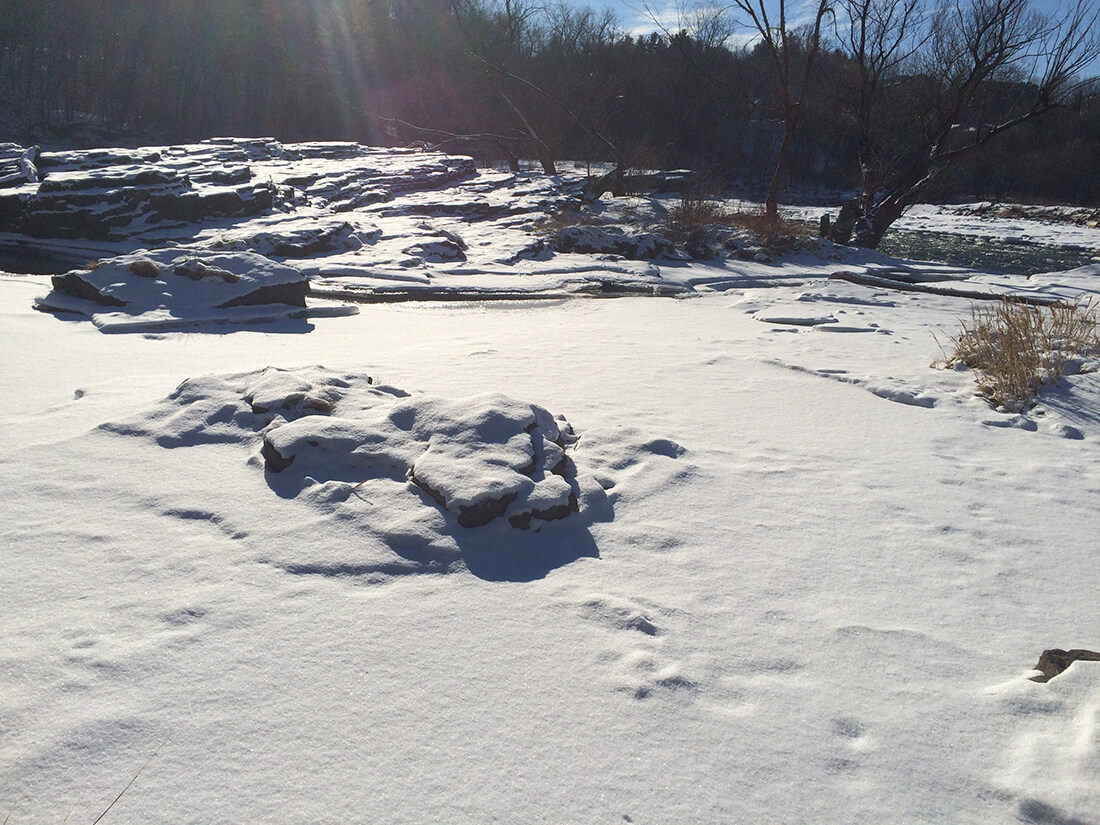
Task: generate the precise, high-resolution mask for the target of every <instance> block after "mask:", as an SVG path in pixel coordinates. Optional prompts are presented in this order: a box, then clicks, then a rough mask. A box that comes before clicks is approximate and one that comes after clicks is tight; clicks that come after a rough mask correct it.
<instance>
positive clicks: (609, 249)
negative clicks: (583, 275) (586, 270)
mask: <svg viewBox="0 0 1100 825" xmlns="http://www.w3.org/2000/svg"><path fill="white" fill-rule="evenodd" d="M555 241H556V245H557V248H558V251H559V252H582V253H596V254H599V253H603V254H613V255H621V256H622V257H624V258H629V259H631V260H651V259H653V258H656V257H658V256H660V257H666V258H674V259H680V258H683V257H684V256H683V254H682V253H680V252H678V251H677V250H676V247H675V245H674V244H673V243H672V241H670V240H668V238H662V237H661V236H659V235H654V234H652V233H650V232H643V233H640V234H638V235H631V234H629V233H627V232H626V230H624V229H623V228H621V227H618V226H567V227H565V228H563V229H562V230H561V231H560V232H558V234H557V237H556V239H555Z"/></svg>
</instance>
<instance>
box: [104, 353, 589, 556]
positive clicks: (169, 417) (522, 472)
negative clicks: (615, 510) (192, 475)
mask: <svg viewBox="0 0 1100 825" xmlns="http://www.w3.org/2000/svg"><path fill="white" fill-rule="evenodd" d="M103 429H104V430H106V431H108V432H112V433H116V434H120V435H126V436H140V437H144V438H148V439H151V440H152V441H153V442H155V443H156V444H157V445H159V446H160V447H168V448H181V447H196V446H200V445H206V444H224V443H234V444H241V445H244V446H246V447H248V448H249V449H250V450H251V451H252V458H251V462H252V463H254V464H256V466H262V467H263V470H264V476H265V478H266V480H267V484H268V485H269V487H270V488H271V490H272V491H273V493H274V494H276V495H277V496H279V497H280V498H282V499H287V500H290V499H295V500H298V501H299V502H302V503H305V504H306V505H307V506H308V507H310V508H313V509H314V510H316V511H317V513H318V514H320V515H319V517H320V518H321V519H322V520H333V521H334V522H336V523H343V524H344V527H345V529H346V528H347V527H348V526H349V525H354V524H356V523H361V524H362V526H363V529H364V530H365V531H367V532H370V531H371V530H372V529H375V528H377V526H378V525H379V524H380V523H384V524H386V525H387V527H386V528H385V529H384V530H383V531H382V533H381V536H382V540H383V542H384V543H387V544H392V545H394V547H395V548H400V547H402V546H405V547H406V556H407V558H409V559H410V560H413V561H415V562H417V563H420V562H423V566H424V569H425V570H427V571H430V572H440V571H443V572H446V571H447V570H448V569H449V568H450V565H451V564H452V563H455V562H459V561H461V560H462V558H463V555H464V553H463V545H464V544H470V543H471V542H472V545H471V546H474V545H477V544H478V540H477V539H476V538H474V539H471V540H470V541H466V540H465V539H467V538H468V530H469V529H472V528H482V527H485V526H486V525H489V524H490V523H491V522H499V525H506V527H500V529H497V530H494V531H492V533H491V535H492V536H493V537H494V538H493V541H496V542H498V543H499V544H500V545H501V548H498V549H502V551H503V554H504V555H505V556H507V553H508V551H507V548H508V547H509V546H514V547H516V548H518V550H517V553H516V555H517V557H518V558H520V562H519V563H517V565H516V570H517V571H518V570H520V569H521V568H522V569H523V570H524V571H527V570H528V569H529V568H530V563H531V562H532V561H537V564H538V566H539V567H540V568H541V569H543V570H547V569H550V568H551V567H553V566H556V564H557V563H559V562H560V560H561V559H562V558H565V557H567V556H568V553H567V552H566V553H564V554H563V553H562V552H557V551H555V552H548V553H547V554H546V556H545V558H543V559H541V560H532V559H530V558H525V556H529V555H530V553H528V552H527V551H526V550H525V549H524V548H522V547H521V546H520V545H521V542H519V540H517V539H507V538H506V539H504V540H503V541H502V540H501V536H502V533H501V530H505V531H506V532H507V531H508V530H518V531H528V530H529V531H532V532H533V533H538V532H540V531H541V530H542V529H543V528H544V527H545V526H547V525H548V524H549V523H550V522H556V521H559V520H566V521H568V522H570V523H572V522H576V523H577V524H578V525H586V524H589V523H591V519H592V518H594V517H602V516H603V515H605V514H606V512H607V511H608V510H609V505H608V503H607V497H606V495H605V494H604V491H603V488H602V487H601V486H600V484H599V483H597V482H596V480H595V479H594V478H593V477H592V476H591V475H590V474H586V473H582V472H579V471H578V468H577V466H576V465H575V463H574V461H573V458H572V457H571V455H568V454H567V452H566V451H567V449H568V448H569V447H570V446H571V445H573V444H574V443H575V442H576V441H577V436H576V434H575V433H574V432H573V430H572V427H570V425H569V424H568V422H566V421H565V420H564V419H560V418H557V419H556V418H554V417H553V416H551V414H550V413H549V412H547V411H546V410H545V409H543V408H542V407H540V406H537V405H533V404H529V403H523V402H519V401H515V400H513V399H511V398H508V397H507V396H504V395H500V394H485V395H479V396H474V397H472V398H469V399H465V400H446V399H441V398H436V397H431V396H424V395H410V394H409V393H407V392H404V391H402V390H399V389H396V388H393V387H388V386H378V385H375V383H374V381H373V379H372V378H370V377H369V376H364V375H358V374H345V373H337V372H332V371H329V370H325V369H324V368H321V367H312V368H305V369H298V370H285V369H275V368H267V369H265V370H261V371H259V372H255V373H246V374H239V375H227V376H207V377H202V378H194V379H189V380H187V381H185V382H184V383H183V384H181V385H180V386H179V388H178V389H177V390H176V391H175V392H174V393H172V395H170V396H169V397H168V398H167V399H165V400H164V401H163V402H162V403H161V404H160V405H158V406H156V407H154V408H153V409H151V410H150V411H148V412H146V413H144V414H142V415H140V416H138V417H136V418H132V419H129V420H127V421H124V422H121V423H112V424H105V425H103ZM582 529H583V527H582ZM410 545H412V546H413V548H412V550H411V551H409V550H408V547H409V546H410ZM573 545H574V546H575V547H582V546H583V543H577V542H573ZM473 552H474V553H475V554H476V553H482V554H484V553H485V552H487V548H484V547H482V548H480V549H479V548H478V547H475V549H474V551H473ZM397 553H401V550H400V549H397ZM410 553H411V555H410ZM573 558H575V556H574V557H573ZM479 561H480V559H475V560H474V561H473V566H474V567H475V568H477V567H478V564H479ZM499 561H500V562H501V564H503V565H504V566H507V563H508V560H507V558H504V559H501V560H499ZM340 563H341V564H353V565H354V566H356V568H357V569H360V570H361V571H365V570H369V569H370V568H371V564H372V563H373V562H372V561H367V560H366V559H359V560H358V561H357V562H354V563H353V562H352V561H349V560H344V561H342V562H340ZM398 563H399V559H397V557H394V558H393V559H392V560H391V561H390V563H389V564H388V565H386V564H381V565H379V566H378V569H379V570H383V569H389V568H392V567H393V566H394V565H396V564H398ZM280 564H282V565H283V566H284V567H291V568H294V569H299V570H302V569H305V568H307V567H308V566H309V565H310V564H318V563H317V562H316V560H312V559H306V558H297V559H291V560H285V559H284V560H283V561H281V562H280ZM414 566H415V564H414ZM521 575H527V572H524V573H522V574H521Z"/></svg>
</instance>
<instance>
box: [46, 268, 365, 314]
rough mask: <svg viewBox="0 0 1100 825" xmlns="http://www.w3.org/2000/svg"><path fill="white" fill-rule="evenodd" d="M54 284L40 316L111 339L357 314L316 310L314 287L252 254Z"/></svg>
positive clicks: (75, 273)
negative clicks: (60, 318)
mask: <svg viewBox="0 0 1100 825" xmlns="http://www.w3.org/2000/svg"><path fill="white" fill-rule="evenodd" d="M52 283H53V289H52V290H51V291H50V293H49V294H47V295H46V296H44V297H41V298H38V299H36V301H35V306H36V307H37V308H38V309H41V310H44V311H48V312H58V313H75V314H78V315H81V316H84V317H86V318H88V319H90V320H91V321H92V322H93V323H94V324H95V325H96V326H97V327H98V328H99V329H101V330H102V331H104V332H134V331H149V330H157V329H171V328H176V327H181V326H194V325H198V324H203V323H210V322H213V323H218V322H222V323H248V322H261V321H273V320H278V319H281V318H303V317H308V316H309V315H310V314H328V315H333V314H348V313H352V312H355V311H356V310H355V308H354V307H346V308H338V307H335V306H329V307H325V308H323V309H320V310H319V312H317V311H314V310H311V309H310V308H308V307H307V305H306V295H307V294H308V293H309V281H308V280H307V279H306V278H305V276H303V275H302V273H301V272H299V271H298V270H297V269H294V268H293V267H290V266H286V265H284V264H279V263H276V262H274V261H272V260H270V259H268V258H265V257H263V256H261V255H257V254H255V253H251V252H236V253H209V252H207V253H196V252H194V251H181V250H178V249H158V250H151V251H150V250H141V251H138V252H135V253H132V254H130V255H123V256H120V257H117V258H109V259H106V260H102V261H99V262H97V263H96V264H95V265H94V266H92V267H90V268H88V269H82V270H71V271H69V272H67V273H65V274H64V275H57V276H54V278H53V279H52Z"/></svg>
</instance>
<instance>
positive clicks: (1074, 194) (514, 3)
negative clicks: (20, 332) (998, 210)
mask: <svg viewBox="0 0 1100 825" xmlns="http://www.w3.org/2000/svg"><path fill="white" fill-rule="evenodd" d="M735 5H736V6H737V7H740V8H741V9H743V10H750V11H751V9H752V7H753V6H754V5H755V4H753V3H750V2H747V1H746V2H742V3H737V4H735ZM1033 5H1034V4H1028V3H1027V2H1026V0H970V2H969V3H963V4H937V3H935V2H928V3H924V2H921V1H920V0H908V2H905V1H904V0H859V2H856V0H848V1H847V2H843V3H835V4H831V5H826V4H821V9H822V10H823V14H824V16H822V17H820V19H819V21H818V22H819V27H818V29H817V30H816V31H815V30H814V29H813V28H809V29H788V28H787V26H786V24H785V23H778V22H777V21H774V20H772V21H767V23H766V24H765V25H763V28H762V29H761V30H762V31H763V33H765V34H767V33H768V32H771V34H772V37H771V38H770V39H769V38H768V37H764V38H760V37H757V39H756V40H755V41H752V42H755V45H752V46H749V47H746V48H736V47H734V45H733V44H734V43H735V42H742V41H740V40H737V41H735V40H734V39H733V38H732V37H731V35H732V34H734V33H735V32H736V31H738V27H739V25H740V26H741V27H742V28H744V27H745V25H746V24H747V23H748V22H749V21H748V19H747V17H746V15H744V14H742V15H741V16H740V17H736V16H734V15H735V14H736V13H737V12H738V8H732V11H731V12H730V13H729V15H728V16H711V17H709V18H707V17H706V16H705V15H701V14H697V15H695V17H694V18H689V19H685V21H684V23H683V27H682V28H679V29H677V30H671V29H669V30H666V31H663V32H659V33H655V34H652V35H649V36H644V37H636V36H631V35H630V34H628V33H626V32H625V31H624V30H623V29H622V28H621V27H620V25H619V24H618V22H617V21H616V19H615V17H614V16H613V15H611V14H610V13H606V12H600V11H596V10H594V9H585V8H579V9H578V8H576V7H573V6H570V5H566V4H558V5H549V6H544V5H537V4H535V3H533V2H527V0H399V1H398V0H160V1H159V2H156V3H149V2H143V1H142V0H5V3H4V14H3V15H2V16H0V141H13V142H17V143H21V144H23V145H29V144H31V143H39V144H41V145H42V146H43V147H44V148H48V147H52V146H79V145H84V146H89V145H95V144H97V143H99V144H102V143H111V144H119V143H127V142H128V143H154V142H155V143H168V142H180V141H188V140H195V139H200V138H205V137H210V136H214V135H229V134H231V135H271V136H274V137H277V138H279V139H281V140H286V141H301V140H321V139H350V140H357V141H360V142H363V143H370V144H379V145H405V144H409V143H413V142H417V141H420V142H424V143H427V144H430V145H433V146H434V145H439V146H441V147H443V148H445V149H447V150H450V151H459V152H468V153H471V154H474V155H475V157H477V158H478V159H479V160H480V161H482V162H486V163H489V162H512V163H514V162H515V160H516V158H519V157H537V158H539V159H540V160H542V162H543V166H544V168H546V169H548V170H551V169H552V168H553V164H554V162H555V160H560V159H565V158H568V159H573V160H591V161H600V162H611V163H615V164H617V165H621V166H623V167H635V168H639V167H640V168H683V167H689V168H692V169H695V170H697V171H699V172H700V173H701V175H702V178H703V179H704V180H707V181H710V182H712V184H713V185H714V186H716V187H723V188H724V187H727V186H729V185H731V184H737V185H739V186H740V187H741V188H743V189H744V190H746V191H748V192H752V193H755V194H758V195H760V196H763V194H764V193H765V192H766V191H767V190H768V188H769V184H770V183H772V179H773V174H774V173H775V172H776V171H777V163H776V160H777V157H778V156H779V154H780V152H781V151H782V152H784V153H785V157H784V158H783V162H782V163H781V164H780V167H779V168H778V171H779V172H780V173H781V174H780V176H779V183H780V185H781V187H783V188H785V189H789V188H792V187H795V188H798V189H800V190H807V189H809V190H813V189H818V190H824V191H845V192H856V191H859V190H862V195H861V198H862V199H863V201H864V202H865V204H870V203H871V202H872V201H873V200H874V197H875V195H874V193H876V192H878V193H881V192H883V191H886V190H889V189H890V187H894V188H897V187H905V186H908V187H910V188H912V187H913V186H917V188H919V190H920V191H919V192H918V193H916V194H917V195H918V196H919V197H920V198H925V199H927V198H934V197H960V198H971V199H976V198H981V199H1026V200H1040V201H1062V202H1069V203H1075V204H1085V205H1096V204H1100V86H1098V85H1097V84H1096V82H1083V81H1082V79H1081V74H1082V73H1081V71H1080V70H1081V69H1082V67H1084V66H1087V65H1088V64H1087V63H1085V62H1082V61H1081V60H1080V59H1079V58H1081V57H1082V56H1086V57H1087V56H1088V55H1089V54H1092V55H1095V53H1096V49H1097V43H1096V28H1097V26H1096V25H1095V24H1096V17H1095V14H1096V7H1095V4H1091V3H1080V4H1078V5H1077V6H1074V7H1071V8H1068V9H1067V10H1066V11H1065V13H1064V14H1063V17H1060V18H1056V17H1055V16H1047V17H1045V18H1043V17H1037V16H1035V15H1036V10H1035V9H1034V8H1032V6H1033ZM1042 5H1043V6H1046V5H1050V4H1042ZM952 10H956V12H957V14H956V17H954V18H953V17H952V16H951V11H952ZM903 12H904V13H905V14H907V15H909V16H908V17H907V18H906V21H907V22H906V23H905V26H904V27H902V28H901V29H900V32H899V29H898V25H897V21H896V19H894V18H890V17H888V16H885V17H884V15H887V13H889V14H895V15H896V14H900V13H903ZM1073 12H1076V14H1077V15H1078V16H1077V17H1076V18H1074V17H1072V15H1071V13H1073ZM983 14H984V15H985V16H986V17H989V18H990V20H989V21H987V22H988V23H989V24H990V25H994V26H995V25H997V24H1004V23H1005V22H1006V21H1008V23H1009V24H1011V25H1015V26H1016V28H1015V29H1011V28H1010V29H1009V31H1008V34H1007V35H1004V32H1005V28H1004V26H1003V25H1002V26H1001V29H1000V31H1001V32H1002V35H1003V36H1002V40H1001V42H999V43H996V42H992V41H991V40H990V38H989V37H988V36H987V35H983V34H981V33H980V32H977V33H976V29H975V28H974V26H976V25H979V24H980V23H981V20H982V15H983ZM861 15H862V17H861ZM1090 15H1091V16H1090ZM891 20H893V22H892V23H891ZM884 21H885V22H884ZM1075 21H1076V23H1075ZM861 23H862V25H863V27H864V29H863V34H864V37H863V39H862V40H861V39H860V38H859V37H858V36H857V33H858V32H859V25H860V24H861ZM887 24H889V25H892V26H893V28H892V29H890V28H886V29H884V28H883V27H884V26H886V25H887ZM1075 24H1076V25H1077V27H1078V28H1077V29H1074V28H1073V25H1075ZM876 25H878V26H879V27H880V30H876V29H875V26H876ZM757 28H758V29H759V28H760V26H758V27H757ZM748 30H749V31H752V28H751V26H749V27H748ZM876 31H877V35H876ZM884 31H893V32H895V33H897V37H896V39H895V40H894V41H891V40H889V39H888V38H885V37H884V34H883V32H884ZM1040 35H1041V36H1042V38H1045V39H1041V38H1040V37H1039V36H1040ZM875 36H878V38H879V39H878V40H877V41H876V40H874V39H873V38H874V37H875ZM868 37H870V38H871V39H868ZM983 38H984V39H983ZM1006 38H1007V39H1006ZM1013 38H1016V39H1013ZM1020 38H1024V39H1023V40H1020ZM1037 38H1038V39H1037ZM1074 38H1076V40H1074ZM976 48H977V49H984V50H985V51H983V52H982V53H981V55H978V56H977V57H976V56H975V55H976V53H975V49H976ZM811 59H812V64H809V63H808V61H810V60H811ZM975 60H979V63H978V65H974V64H975ZM1059 60H1061V61H1062V62H1060V63H1059V62H1058V61H1059ZM981 61H984V62H981ZM1093 65H1095V64H1093ZM777 66H786V67H787V68H788V74H787V75H786V76H784V75H783V74H782V72H778V73H777V71H776V67H777ZM1051 67H1053V69H1052V68H1051ZM807 68H809V71H805V69H807ZM1052 71H1053V72H1054V73H1055V74H1056V75H1057V76H1056V77H1055V78H1054V81H1055V82H1049V81H1050V80H1051V78H1050V77H1049V75H1050V74H1051V72H1052ZM792 84H793V85H794V86H796V87H797V88H792ZM792 91H794V92H797V94H796V95H795V96H794V97H792V96H791V92H792ZM792 107H793V108H792ZM794 112H797V118H796V119H794V120H792V113H794ZM1039 115H1041V117H1040V116H1039ZM1016 121H1018V122H1016ZM1009 122H1011V123H1012V128H1011V129H1005V130H1004V134H1003V135H1002V134H999V133H997V134H995V135H994V134H990V132H992V131H996V130H999V129H1000V125H999V124H1003V123H1009ZM788 124H790V125H789V127H788ZM937 130H938V131H937ZM966 136H969V137H971V138H973V139H974V140H975V141H977V142H980V143H981V144H982V146H981V149H982V151H980V152H979V151H970V150H965V151H960V150H962V148H963V145H964V143H965V142H966V141H965V140H963V139H962V138H965V137H966ZM993 137H996V139H995V140H993V139H992V138H993ZM987 138H989V139H988V140H987ZM922 141H923V142H922ZM930 141H931V142H930ZM986 143H988V145H985V144H986ZM930 147H934V148H930ZM929 152H931V153H932V154H931V155H929ZM947 153H955V155H957V156H954V155H953V156H952V157H951V160H952V162H951V163H950V164H943V168H942V169H940V168H937V174H935V175H928V174H927V172H928V171H929V168H931V167H935V166H936V165H937V164H939V163H940V162H941V161H942V160H943V158H944V157H945V156H946V154H947ZM918 156H919V157H920V158H922V162H926V163H925V166H926V167H928V168H925V169H924V171H923V172H922V171H921V169H919V168H916V167H913V168H904V169H903V168H902V167H905V162H903V161H902V160H899V159H904V158H908V159H909V160H913V158H915V157H918ZM910 165H912V164H910ZM917 166H919V164H917ZM906 174H908V175H909V176H910V177H912V176H913V175H917V177H916V178H914V179H913V180H910V181H908V183H906V182H905V181H903V180H902V178H904V177H905V175H906ZM918 181H919V185H918V183H917V182H918Z"/></svg>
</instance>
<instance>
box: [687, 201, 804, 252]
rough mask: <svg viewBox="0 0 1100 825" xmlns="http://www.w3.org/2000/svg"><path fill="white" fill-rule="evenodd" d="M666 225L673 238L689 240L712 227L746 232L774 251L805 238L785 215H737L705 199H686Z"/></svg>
mask: <svg viewBox="0 0 1100 825" xmlns="http://www.w3.org/2000/svg"><path fill="white" fill-rule="evenodd" d="M666 223H667V227H668V230H669V232H670V234H672V236H673V237H674V238H676V237H690V236H691V235H692V234H693V233H700V232H705V231H706V230H707V229H708V228H710V227H713V226H725V227H730V228H734V229H744V230H747V231H748V232H751V233H752V234H753V235H755V236H756V237H757V238H758V240H759V244H760V246H762V247H764V248H765V249H769V250H774V251H783V250H786V249H789V248H790V247H792V246H794V245H795V239H796V238H798V237H800V236H802V235H805V234H806V229H805V227H804V226H803V225H801V224H799V223H797V222H795V221H791V220H789V219H788V218H786V217H784V215H783V214H782V213H780V214H778V215H775V216H771V217H769V216H768V214H767V213H766V212H765V211H764V210H763V209H762V208H760V209H754V210H741V211H737V210H733V209H730V208H728V207H726V206H725V205H724V204H722V203H721V202H720V201H714V200H708V199H706V198H684V199H683V200H681V201H680V202H679V203H677V204H676V205H674V206H673V207H672V208H671V209H669V210H668V218H667V220H666Z"/></svg>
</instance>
